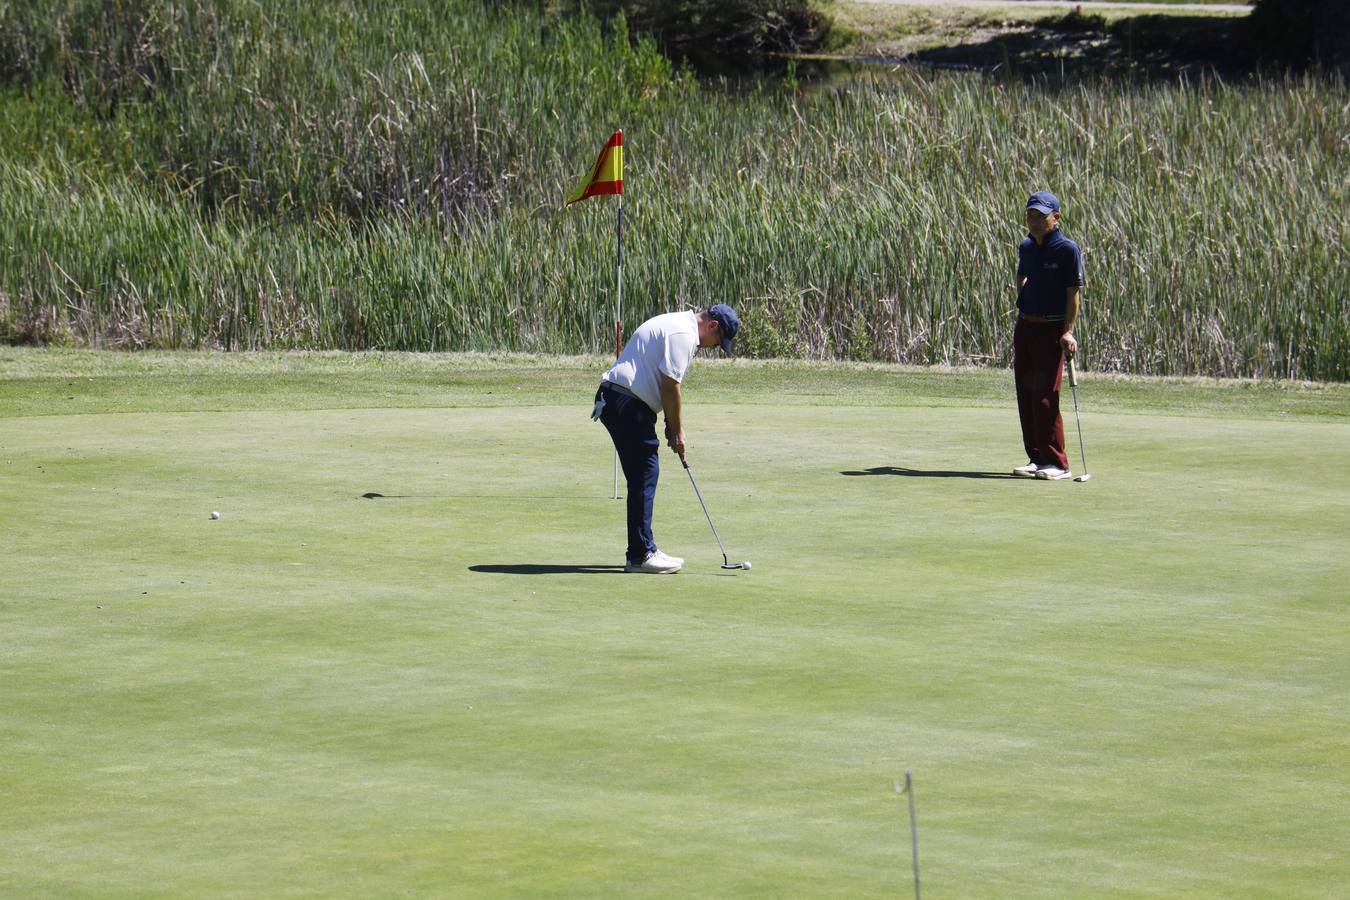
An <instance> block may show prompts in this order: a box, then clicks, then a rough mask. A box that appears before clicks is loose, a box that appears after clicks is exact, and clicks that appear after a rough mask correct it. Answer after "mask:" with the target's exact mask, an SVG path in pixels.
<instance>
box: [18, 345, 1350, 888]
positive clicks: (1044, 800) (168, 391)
mask: <svg viewBox="0 0 1350 900" xmlns="http://www.w3.org/2000/svg"><path fill="white" fill-rule="evenodd" d="M601 366H602V364H601V362H600V360H598V359H594V360H592V359H580V358H579V359H573V360H561V361H557V362H554V361H550V360H547V359H544V358H534V357H432V356H425V357H402V356H356V357H352V356H337V355H331V356H330V355H316V356H283V355H268V356H213V355H186V356H173V355H167V354H165V355H147V356H122V355H115V354H101V353H40V352H35V351H16V350H0V496H3V497H4V503H3V504H0V533H3V534H4V535H5V541H6V547H5V550H6V553H5V560H6V563H7V570H8V573H9V577H8V578H7V579H6V584H5V587H4V589H3V590H2V591H0V684H3V685H4V686H5V688H4V690H5V693H4V703H3V706H0V740H3V745H4V747H5V756H6V760H5V765H4V766H3V767H0V796H3V797H5V803H4V809H5V815H4V816H2V817H0V894H3V895H6V896H261V895H266V896H301V895H308V896H352V897H357V896H360V897H369V896H392V895H439V896H443V895H461V896H470V895H472V896H520V895H531V896H538V895H546V896H576V895H582V896H671V895H681V896H728V895H737V896H739V895H746V896H820V897H837V896H895V895H903V894H904V893H905V892H907V891H908V890H909V889H910V870H909V864H908V833H907V824H906V821H905V807H904V802H903V798H900V797H897V796H895V794H894V792H893V790H892V787H891V779H892V777H894V776H897V775H899V774H901V773H902V772H903V771H904V770H905V769H909V770H912V771H913V772H914V775H915V779H916V787H917V799H918V814H919V828H920V849H921V853H922V854H923V856H922V866H923V876H924V889H925V894H928V895H931V896H980V897H992V896H998V897H1083V896H1094V897H1101V896H1117V897H1127V896H1141V897H1142V896H1169V897H1170V896H1217V897H1237V896H1280V897H1325V896H1332V895H1334V894H1335V892H1336V891H1337V890H1338V888H1336V885H1338V884H1340V885H1344V884H1345V883H1346V882H1347V880H1350V864H1347V862H1346V858H1345V855H1344V853H1343V848H1344V847H1345V846H1346V845H1347V844H1350V823H1347V818H1346V815H1345V805H1344V785H1345V783H1346V781H1347V779H1350V753H1347V746H1346V739H1345V734H1346V733H1347V731H1350V714H1347V709H1350V685H1348V684H1347V679H1346V678H1345V675H1344V665H1343V663H1344V655H1345V653H1344V651H1345V647H1346V646H1347V639H1348V638H1350V629H1348V628H1347V624H1346V619H1345V616H1344V608H1343V607H1344V596H1345V585H1346V583H1347V576H1350V564H1347V562H1346V555H1347V553H1346V551H1347V549H1350V547H1347V538H1346V537H1345V535H1346V534H1347V533H1350V472H1347V470H1346V468H1345V466H1344V465H1343V464H1341V463H1342V462H1343V457H1344V453H1345V448H1346V447H1347V446H1350V419H1347V413H1348V412H1350V393H1347V389H1346V388H1345V387H1344V386H1333V387H1324V386H1317V385H1292V384H1273V383H1265V384H1255V383H1231V382H1226V383H1216V382H1180V381H1176V382H1161V381H1148V380H1142V379H1102V378H1095V377H1093V376H1091V375H1090V374H1089V375H1085V377H1084V383H1083V385H1082V386H1081V388H1080V401H1081V403H1082V404H1083V410H1084V427H1085V431H1086V437H1087V449H1088V459H1089V461H1090V462H1091V469H1092V471H1093V473H1094V478H1093V480H1092V481H1091V482H1088V483H1086V484H1072V483H1057V484H1050V483H1043V482H1027V481H1023V480H1014V479H1011V478H1005V477H1002V473H1004V472H1005V471H1006V470H1007V469H1008V468H1009V467H1010V466H1011V465H1012V464H1014V463H1016V462H1020V461H1021V460H1020V455H1019V441H1018V440H1017V436H1016V422H1015V416H1014V414H1013V412H1012V410H1011V407H1010V404H1009V403H1008V401H1007V397H1008V394H1009V392H1010V390H1011V385H1010V380H1011V379H1010V376H1009V375H1008V374H1007V373H1000V372H987V371H979V372H962V371H937V370H919V369H899V368H891V367H864V366H844V365H838V366H810V365H805V364H793V365H784V364H768V363H753V364H752V363H734V364H732V363H722V362H711V361H699V362H698V363H696V364H695V367H694V369H693V371H692V373H691V377H690V380H689V384H688V387H687V396H688V398H689V402H690V406H689V410H688V414H687V419H688V429H689V435H690V461H691V463H692V464H693V466H694V470H695V472H696V474H697V477H698V479H699V486H700V488H701V489H702V490H703V492H704V496H705V498H706V499H707V501H708V504H709V507H710V509H711V512H712V515H713V517H714V520H715V521H716V523H717V526H718V529H719V531H720V532H721V534H722V536H723V539H724V540H725V542H726V543H727V548H728V551H729V553H730V554H731V555H732V557H733V558H734V559H736V560H740V559H745V558H749V559H751V560H752V561H753V562H754V564H755V568H754V569H753V570H752V571H750V572H745V573H735V574H728V573H723V572H722V571H721V570H719V569H718V564H719V563H720V562H721V558H720V556H719V555H718V553H717V548H716V544H715V543H714V542H713V540H712V537H711V534H710V533H709V532H708V530H707V523H706V522H705V521H704V519H703V516H702V512H701V511H700V509H699V507H698V504H697V501H696V500H695V498H694V496H693V492H692V490H691V489H690V488H689V485H688V484H687V479H684V478H683V473H681V472H680V470H679V468H678V466H677V465H674V464H672V463H671V462H670V460H669V458H667V460H666V463H665V464H666V471H665V477H664V479H663V482H662V487H661V491H660V493H659V495H658V500H657V519H656V530H657V537H658V540H659V541H660V542H661V544H662V546H663V547H664V548H665V549H667V550H670V551H671V552H674V553H676V554H679V555H683V556H686V557H687V558H688V563H687V567H686V569H685V571H684V572H682V573H681V574H679V575H677V576H672V577H637V576H623V575H621V574H617V573H616V572H615V570H614V569H613V568H611V567H614V566H616V565H618V564H619V563H620V562H621V556H622V541H623V537H622V508H621V504H618V503H615V502H614V501H613V500H610V499H608V495H609V491H610V478H611V469H610V466H611V455H610V450H609V446H608V442H607V440H606V438H605V435H604V433H603V430H602V429H601V428H600V427H599V426H598V425H593V424H592V423H590V422H589V421H588V420H587V413H588V411H589V409H588V407H589V396H590V386H591V385H592V383H593V381H594V379H595V375H596V374H597V373H598V372H599V370H600V368H601ZM488 391H492V392H493V393H492V394H491V395H489V394H488V393H487V392H488ZM1069 428H1070V430H1071V429H1072V419H1070V422H1069ZM1070 441H1071V442H1072V443H1074V444H1075V446H1074V450H1075V457H1074V458H1075V462H1076V461H1077V457H1076V450H1077V448H1076V441H1075V440H1074V438H1073V437H1072V433H1071V436H1070ZM367 492H378V493H381V494H384V495H386V496H385V497H384V498H383V499H378V500H367V499H362V498H361V496H360V495H361V494H363V493H367ZM211 510H220V511H221V513H222V518H221V519H220V520H219V521H211V520H209V519H208V514H209V512H210V511H211ZM1337 673H1340V674H1337Z"/></svg>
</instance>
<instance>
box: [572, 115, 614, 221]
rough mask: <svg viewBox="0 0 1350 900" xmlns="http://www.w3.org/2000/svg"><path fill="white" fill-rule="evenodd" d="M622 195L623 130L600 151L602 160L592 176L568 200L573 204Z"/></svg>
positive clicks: (592, 171) (612, 136)
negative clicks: (603, 196)
mask: <svg viewBox="0 0 1350 900" xmlns="http://www.w3.org/2000/svg"><path fill="white" fill-rule="evenodd" d="M622 193H623V130H622V129H620V130H618V131H616V132H614V134H612V135H611V136H610V138H609V142H608V143H606V144H605V148H604V149H603V150H601V151H600V158H599V159H597V160H596V161H595V168H594V169H593V170H591V174H590V175H588V176H587V177H586V180H585V181H583V182H582V183H581V185H580V186H579V187H578V188H577V189H576V191H575V192H574V193H573V194H572V196H570V197H568V198H567V202H568V203H569V204H572V203H576V202H577V201H578V200H585V199H586V198H587V197H598V196H600V195H602V194H622Z"/></svg>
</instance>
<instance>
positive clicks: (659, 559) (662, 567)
mask: <svg viewBox="0 0 1350 900" xmlns="http://www.w3.org/2000/svg"><path fill="white" fill-rule="evenodd" d="M683 565H684V560H682V559H676V558H674V557H673V556H666V555H665V554H664V553H662V552H661V551H660V550H653V551H652V552H651V553H648V554H647V558H646V559H644V560H643V561H642V562H640V563H635V562H628V563H625V564H624V567H623V570H624V571H625V572H641V573H643V574H646V575H671V574H674V573H675V572H678V571H680V567H681V566H683Z"/></svg>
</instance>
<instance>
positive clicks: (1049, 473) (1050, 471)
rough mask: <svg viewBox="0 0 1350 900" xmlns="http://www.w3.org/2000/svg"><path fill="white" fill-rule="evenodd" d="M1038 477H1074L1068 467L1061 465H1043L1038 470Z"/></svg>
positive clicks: (1052, 478)
mask: <svg viewBox="0 0 1350 900" xmlns="http://www.w3.org/2000/svg"><path fill="white" fill-rule="evenodd" d="M1036 477H1037V478H1043V479H1045V480H1046V481H1060V480H1062V479H1065V478H1072V477H1073V473H1072V472H1070V471H1069V470H1068V469H1061V468H1060V467H1059V466H1041V467H1040V468H1038V469H1037V470H1036Z"/></svg>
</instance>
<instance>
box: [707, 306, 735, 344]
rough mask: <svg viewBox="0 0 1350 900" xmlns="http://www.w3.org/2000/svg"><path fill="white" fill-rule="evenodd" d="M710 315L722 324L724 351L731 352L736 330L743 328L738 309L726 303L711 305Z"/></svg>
mask: <svg viewBox="0 0 1350 900" xmlns="http://www.w3.org/2000/svg"><path fill="white" fill-rule="evenodd" d="M708 315H710V316H712V317H713V318H714V319H716V320H717V321H718V323H719V324H720V325H721V326H722V352H724V353H730V352H731V342H732V341H734V340H736V332H738V331H740V330H741V317H740V316H738V315H736V310H734V309H732V308H731V307H730V306H727V305H726V304H725V303H719V304H717V305H716V306H713V307H710V308H709V309H708Z"/></svg>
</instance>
